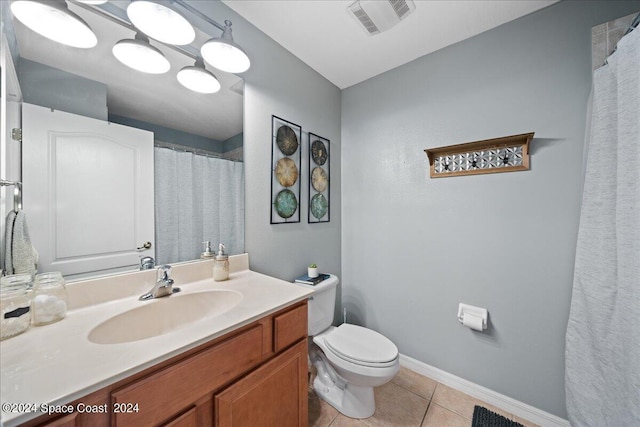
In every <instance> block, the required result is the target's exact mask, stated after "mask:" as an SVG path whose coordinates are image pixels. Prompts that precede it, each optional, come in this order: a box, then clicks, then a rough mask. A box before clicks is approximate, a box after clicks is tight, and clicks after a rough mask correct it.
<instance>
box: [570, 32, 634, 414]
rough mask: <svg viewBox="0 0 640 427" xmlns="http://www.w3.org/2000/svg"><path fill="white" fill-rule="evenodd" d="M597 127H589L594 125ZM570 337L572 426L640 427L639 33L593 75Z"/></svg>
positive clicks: (624, 41) (621, 44)
mask: <svg viewBox="0 0 640 427" xmlns="http://www.w3.org/2000/svg"><path fill="white" fill-rule="evenodd" d="M588 133H589V132H588ZM588 156H589V157H588V161H587V171H586V177H585V185H584V195H583V201H582V211H581V216H580V227H579V231H578V244H577V249H576V264H575V273H574V281H573V294H572V300H571V312H570V314H569V322H568V325H567V336H566V394H567V411H568V413H569V420H570V422H571V425H572V426H574V427H576V426H595V427H605V426H616V427H618V426H640V30H638V29H636V30H634V31H632V32H631V33H629V34H627V35H626V36H625V37H623V39H622V40H621V41H620V42H619V43H618V49H617V51H616V52H615V53H614V54H613V55H612V56H611V57H610V58H609V59H608V65H605V66H603V67H601V68H600V69H598V70H596V71H595V72H594V76H593V112H592V120H591V129H590V141H589V154H588Z"/></svg>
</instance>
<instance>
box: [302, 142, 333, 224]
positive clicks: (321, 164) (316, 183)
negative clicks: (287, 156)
mask: <svg viewBox="0 0 640 427" xmlns="http://www.w3.org/2000/svg"><path fill="white" fill-rule="evenodd" d="M329 160H330V158H329V140H328V139H326V138H323V137H321V136H318V135H316V134H314V133H311V132H309V212H308V215H307V216H308V222H309V223H317V222H329V208H330V199H329V187H330V185H329V184H330V182H329V173H330V170H329Z"/></svg>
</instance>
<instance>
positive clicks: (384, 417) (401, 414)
mask: <svg viewBox="0 0 640 427" xmlns="http://www.w3.org/2000/svg"><path fill="white" fill-rule="evenodd" d="M374 392H375V396H376V412H375V413H374V414H373V416H371V417H369V418H365V419H363V420H362V421H363V422H364V423H365V424H366V425H368V426H375V427H383V426H393V427H400V426H406V427H410V426H415V427H419V426H420V423H421V422H422V419H423V418H424V414H425V413H426V412H427V407H428V406H429V401H428V400H427V399H424V398H422V397H420V396H418V395H416V394H413V393H411V392H410V391H407V390H405V389H404V388H402V387H400V386H398V385H396V384H394V383H392V382H389V383H387V384H385V385H383V386H381V387H376V388H375V389H374Z"/></svg>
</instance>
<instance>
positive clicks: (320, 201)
mask: <svg viewBox="0 0 640 427" xmlns="http://www.w3.org/2000/svg"><path fill="white" fill-rule="evenodd" d="M328 209H329V202H328V201H327V199H326V197H324V196H323V195H322V194H320V193H318V194H316V195H315V196H313V197H312V198H311V215H313V216H314V217H316V218H317V219H320V218H322V217H323V216H325V215H326V214H327V210H328Z"/></svg>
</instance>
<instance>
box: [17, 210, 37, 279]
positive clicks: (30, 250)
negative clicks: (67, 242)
mask: <svg viewBox="0 0 640 427" xmlns="http://www.w3.org/2000/svg"><path fill="white" fill-rule="evenodd" d="M11 261H12V263H13V274H21V273H26V274H31V275H34V274H36V272H37V270H38V252H36V249H35V248H34V247H33V245H32V244H31V239H30V238H29V228H28V227H27V218H26V215H25V213H24V211H23V210H19V211H18V212H17V213H16V219H15V221H14V223H13V235H12V239H11Z"/></svg>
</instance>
